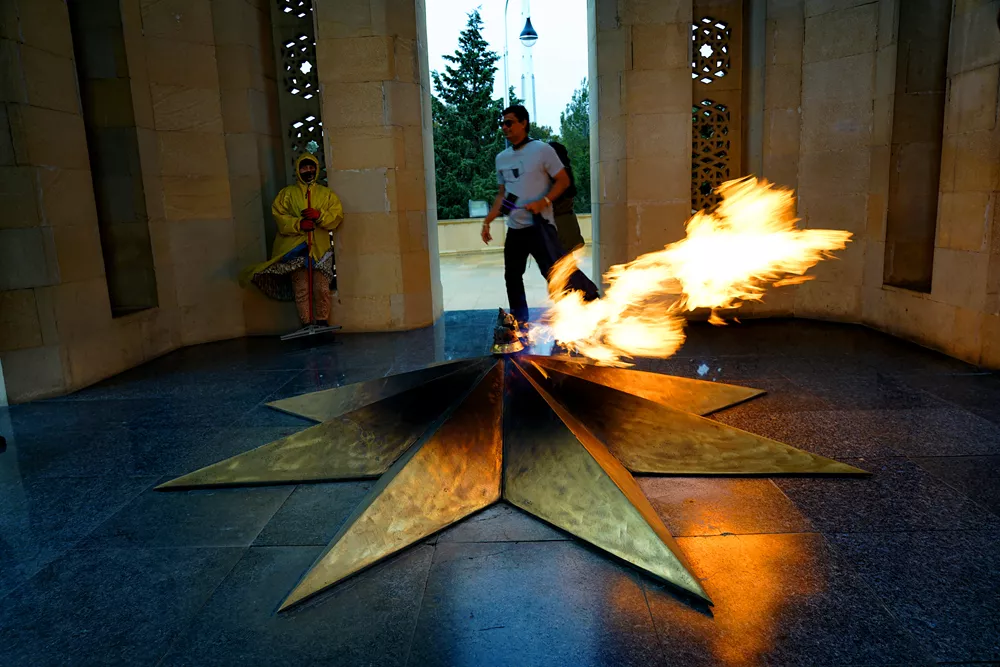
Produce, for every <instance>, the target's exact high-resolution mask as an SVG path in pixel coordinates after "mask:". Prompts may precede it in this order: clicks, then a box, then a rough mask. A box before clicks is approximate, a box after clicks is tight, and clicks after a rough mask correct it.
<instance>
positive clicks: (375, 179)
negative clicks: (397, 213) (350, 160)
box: [328, 169, 396, 213]
mask: <svg viewBox="0 0 1000 667" xmlns="http://www.w3.org/2000/svg"><path fill="white" fill-rule="evenodd" d="M390 177H391V178H390ZM328 180H329V183H330V188H331V189H332V190H333V191H334V192H336V193H337V195H338V196H339V197H340V201H341V203H342V204H343V205H344V212H345V213H388V212H390V211H392V210H393V208H392V204H391V202H393V201H395V194H396V193H395V190H396V187H395V173H394V172H392V171H387V170H385V169H365V170H358V171H354V170H352V171H330V173H329V175H328Z"/></svg>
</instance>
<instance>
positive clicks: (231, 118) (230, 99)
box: [220, 88, 257, 134]
mask: <svg viewBox="0 0 1000 667" xmlns="http://www.w3.org/2000/svg"><path fill="white" fill-rule="evenodd" d="M251 92H252V91H250V90H248V89H246V88H233V89H223V90H222V91H221V93H220V97H221V99H222V121H223V126H224V127H225V131H226V134H244V133H248V132H256V131H257V126H256V125H255V123H254V114H253V110H252V109H251V106H250V94H251Z"/></svg>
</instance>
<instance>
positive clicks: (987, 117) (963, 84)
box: [945, 64, 1000, 134]
mask: <svg viewBox="0 0 1000 667" xmlns="http://www.w3.org/2000/svg"><path fill="white" fill-rule="evenodd" d="M998 80H1000V64H998V65H990V66H987V67H980V68H979V69H976V70H972V71H971V72H963V73H962V74H958V75H956V76H954V77H952V78H951V80H950V90H949V95H948V106H947V108H946V110H945V132H947V133H951V134H957V133H962V132H975V131H977V130H992V129H993V128H994V127H995V126H996V116H997V81H998Z"/></svg>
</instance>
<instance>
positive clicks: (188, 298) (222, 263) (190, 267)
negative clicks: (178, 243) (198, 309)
mask: <svg viewBox="0 0 1000 667" xmlns="http://www.w3.org/2000/svg"><path fill="white" fill-rule="evenodd" d="M233 259H234V258H233V257H227V256H222V257H216V258H215V259H214V261H210V262H185V263H184V264H180V265H178V267H177V269H178V270H177V272H176V274H175V275H174V288H175V289H176V291H177V305H178V306H180V307H181V308H182V309H183V308H185V307H190V306H197V305H198V304H201V303H205V302H218V301H234V302H237V303H239V302H240V301H241V300H242V294H241V293H240V292H241V288H240V286H239V285H238V284H237V282H236V274H237V271H236V266H235V263H234V262H233Z"/></svg>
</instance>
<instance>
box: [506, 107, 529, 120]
mask: <svg viewBox="0 0 1000 667" xmlns="http://www.w3.org/2000/svg"><path fill="white" fill-rule="evenodd" d="M509 113H512V114H514V118H516V119H518V120H519V121H521V122H522V123H526V122H528V110H527V109H525V108H524V107H523V106H521V105H520V104H512V105H511V106H509V107H507V108H506V109H504V110H503V113H502V114H500V116H501V117H503V116H506V115H507V114H509Z"/></svg>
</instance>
